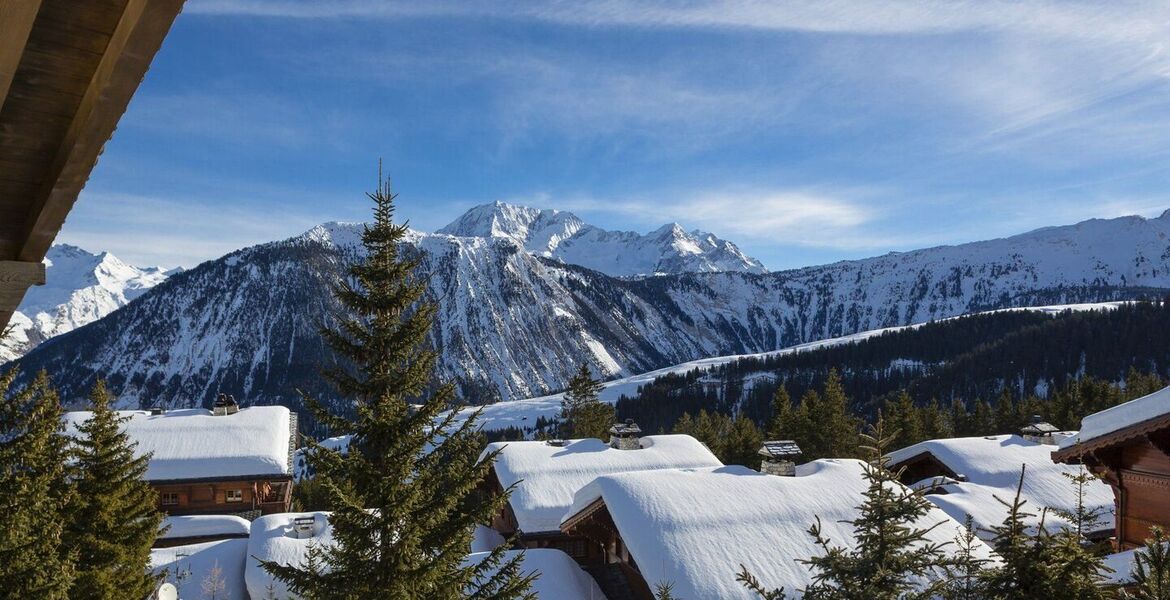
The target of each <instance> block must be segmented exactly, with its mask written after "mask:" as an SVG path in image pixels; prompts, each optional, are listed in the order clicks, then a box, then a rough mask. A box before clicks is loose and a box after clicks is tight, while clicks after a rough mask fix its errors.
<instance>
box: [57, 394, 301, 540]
mask: <svg viewBox="0 0 1170 600" xmlns="http://www.w3.org/2000/svg"><path fill="white" fill-rule="evenodd" d="M218 402H219V403H220V406H217V407H216V408H215V410H214V411H208V410H205V409H182V410H171V411H161V410H154V411H123V412H122V413H121V414H122V416H124V417H127V421H126V422H125V425H124V426H125V428H126V433H127V434H128V435H129V436H130V438H131V439H133V440H134V442H136V443H137V452H138V453H139V454H150V462H149V466H148V467H147V470H146V476H145V478H146V480H147V481H149V482H150V484H151V485H152V486H153V487H154V488H155V489H156V490H157V491H158V494H159V509H160V510H162V511H163V512H165V513H167V514H168V515H194V514H234V515H239V516H243V517H245V518H255V517H257V516H259V515H261V514H270V513H276V512H286V511H288V510H289V507H290V505H291V500H292V468H291V466H292V454H293V452H294V451H295V449H296V440H297V435H296V430H297V419H296V413H293V412H290V411H289V410H288V409H287V408H285V407H283V406H253V407H250V408H239V407H238V406H236V405H235V402H234V401H231V402H227V400H226V399H221V400H220V401H218ZM91 415H92V413H90V412H85V411H81V412H70V413H66V414H65V421H66V428H67V430H68V431H69V432H70V433H71V434H72V435H78V432H77V429H76V426H77V425H78V424H80V423H82V422H84V421H86V420H88V419H89V418H90V416H91Z"/></svg>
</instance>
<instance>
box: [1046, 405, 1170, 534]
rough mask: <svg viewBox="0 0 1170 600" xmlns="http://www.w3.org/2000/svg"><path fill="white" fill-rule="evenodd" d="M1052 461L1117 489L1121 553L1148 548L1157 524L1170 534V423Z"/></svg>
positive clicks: (1071, 450) (1138, 428)
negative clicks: (1092, 474) (1075, 465)
mask: <svg viewBox="0 0 1170 600" xmlns="http://www.w3.org/2000/svg"><path fill="white" fill-rule="evenodd" d="M1052 458H1053V460H1055V461H1057V462H1068V463H1081V464H1084V465H1085V466H1086V467H1088V468H1089V469H1091V470H1092V471H1093V472H1095V473H1097V474H1098V475H1100V476H1101V477H1102V478H1103V479H1104V480H1105V482H1107V483H1108V484H1109V485H1110V486H1111V487H1112V488H1113V497H1114V509H1115V511H1116V523H1117V526H1116V531H1115V535H1116V537H1117V545H1118V548H1119V549H1120V550H1128V549H1132V548H1137V547H1139V546H1142V545H1144V544H1145V540H1146V538H1148V537H1149V534H1150V527H1152V526H1154V525H1159V526H1161V527H1162V528H1163V529H1170V419H1167V418H1162V419H1160V420H1159V422H1158V423H1155V424H1149V423H1145V424H1138V425H1135V426H1134V427H1132V428H1127V429H1125V430H1122V431H1119V432H1116V433H1113V434H1110V435H1109V436H1106V437H1105V438H1103V439H1100V440H1089V441H1088V442H1086V443H1083V444H1076V445H1073V446H1070V447H1068V448H1063V449H1061V450H1058V451H1057V452H1054V453H1053V455H1052Z"/></svg>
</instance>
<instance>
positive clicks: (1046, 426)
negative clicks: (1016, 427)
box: [1020, 421, 1060, 435]
mask: <svg viewBox="0 0 1170 600" xmlns="http://www.w3.org/2000/svg"><path fill="white" fill-rule="evenodd" d="M1058 431H1060V430H1059V429H1057V428H1056V426H1055V425H1053V424H1051V423H1046V422H1044V421H1033V422H1032V424H1031V425H1027V426H1025V427H1023V428H1022V429H1020V433H1022V434H1024V435H1050V434H1053V433H1056V432H1058Z"/></svg>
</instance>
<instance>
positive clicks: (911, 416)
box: [882, 390, 927, 449]
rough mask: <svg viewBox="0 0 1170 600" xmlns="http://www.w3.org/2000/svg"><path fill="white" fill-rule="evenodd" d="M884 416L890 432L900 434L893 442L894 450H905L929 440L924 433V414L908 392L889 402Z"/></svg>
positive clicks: (900, 393)
mask: <svg viewBox="0 0 1170 600" xmlns="http://www.w3.org/2000/svg"><path fill="white" fill-rule="evenodd" d="M882 414H883V418H884V420H885V422H886V423H888V424H889V426H890V430H891V431H896V432H898V433H897V436H896V437H894V438H893V439H892V440H891V444H890V446H891V447H892V448H895V449H898V448H905V447H907V446H912V445H914V444H917V443H918V442H921V441H923V440H925V439H927V438H926V435H925V433H924V431H923V423H922V414H921V413H920V411H919V409H918V407H917V406H915V405H914V400H912V399H911V398H910V394H908V393H906V390H902V391H901V392H899V393H898V396H897V397H896V398H894V399H893V400H889V401H887V402H886V409H885V410H884V411H883V413H882Z"/></svg>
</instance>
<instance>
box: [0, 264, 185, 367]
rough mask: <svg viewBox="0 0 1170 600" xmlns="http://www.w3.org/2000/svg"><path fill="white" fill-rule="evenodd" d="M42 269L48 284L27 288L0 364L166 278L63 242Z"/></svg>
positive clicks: (0, 343) (0, 344)
mask: <svg viewBox="0 0 1170 600" xmlns="http://www.w3.org/2000/svg"><path fill="white" fill-rule="evenodd" d="M45 271H46V279H47V282H46V283H45V285H40V286H33V287H31V288H29V290H28V293H27V294H25V296H24V300H23V301H22V302H21V303H20V306H19V307H18V308H17V310H16V313H15V314H13V316H12V321H11V323H10V325H11V327H12V332H11V334H10V335H9V336H8V337H5V338H4V339H2V340H0V363H4V362H7V361H10V360H13V359H15V358H17V357H19V356H21V355H23V354H25V353H27V352H28V351H29V350H32V349H33V348H35V347H36V346H37V345H38V344H40V343H41V342H43V341H45V340H47V339H49V338H51V337H53V336H55V335H60V334H62V333H65V332H68V331H72V330H74V329H76V328H78V327H81V326H82V325H86V324H88V323H92V322H93V321H96V320H98V319H100V318H102V317H104V316H106V315H108V314H110V313H112V312H114V311H115V310H117V309H118V308H121V307H122V306H125V305H126V303H128V302H130V301H131V300H133V299H134V298H137V297H138V296H140V295H142V293H143V292H145V291H146V290H148V289H150V288H152V287H154V286H155V285H158V284H159V283H160V282H162V281H163V280H164V279H166V277H167V273H166V272H165V271H163V270H162V269H160V268H157V267H148V268H139V267H135V266H131V265H128V264H126V263H124V262H122V261H121V260H119V259H118V257H116V256H114V255H113V254H110V253H108V252H102V253H100V254H93V253H91V252H87V251H85V250H82V249H81V248H78V247H76V246H70V245H67V244H58V245H55V246H53V247H52V248H50V249H49V252H48V253H47V254H46V255H45Z"/></svg>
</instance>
